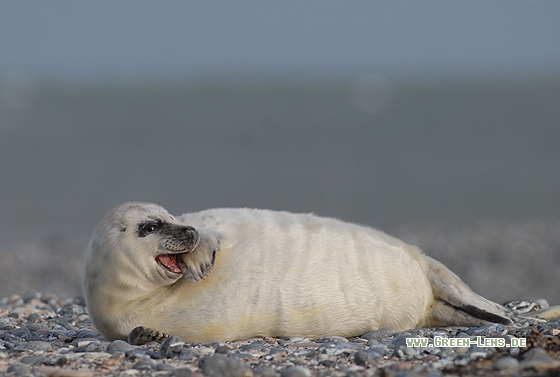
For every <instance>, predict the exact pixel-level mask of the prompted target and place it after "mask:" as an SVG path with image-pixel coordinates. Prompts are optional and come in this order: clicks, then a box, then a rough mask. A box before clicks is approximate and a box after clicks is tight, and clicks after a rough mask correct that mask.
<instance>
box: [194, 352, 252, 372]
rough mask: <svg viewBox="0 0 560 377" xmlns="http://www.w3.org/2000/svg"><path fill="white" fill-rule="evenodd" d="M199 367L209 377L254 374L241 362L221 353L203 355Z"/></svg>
mask: <svg viewBox="0 0 560 377" xmlns="http://www.w3.org/2000/svg"><path fill="white" fill-rule="evenodd" d="M198 367H199V368H200V369H201V370H202V372H203V373H204V374H205V375H207V376H208V377H244V376H250V375H251V374H252V373H251V370H250V369H248V368H246V367H245V366H244V365H243V364H242V363H241V362H239V361H237V360H234V359H232V358H229V357H227V356H225V355H221V354H214V355H212V356H204V357H202V358H201V359H200V360H199V362H198Z"/></svg>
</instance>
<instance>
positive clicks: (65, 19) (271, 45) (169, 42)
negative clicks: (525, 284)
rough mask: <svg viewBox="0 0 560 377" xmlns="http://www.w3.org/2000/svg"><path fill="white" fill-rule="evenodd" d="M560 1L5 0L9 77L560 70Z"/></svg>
mask: <svg viewBox="0 0 560 377" xmlns="http://www.w3.org/2000/svg"><path fill="white" fill-rule="evenodd" d="M559 20H560V2H558V1H512V0H507V1H502V0H500V1H486V0H485V1H472V0H469V1H433V0H426V1H395V0H390V1H329V0H321V1H246V0H240V1H172V0H171V1H136V0H135V1H129V0H126V1H122V0H121V1H113V0H111V1H107V0H95V1H74V0H72V1H65V0H64V1H27V0H2V1H1V2H0V77H2V75H4V76H5V75H10V74H11V73H13V72H25V73H26V74H29V75H35V76H38V77H51V78H55V79H66V80H68V79H69V80H84V79H98V78H132V79H146V78H167V79H173V78H177V77H181V78H194V79H197V78H200V77H207V76H212V75H218V76H220V75H238V76H245V77H262V76H270V77H283V76H290V75H291V76H317V77H321V76H325V75H326V76H337V75H353V74H362V73H367V72H375V73H381V74H387V75H392V76H405V77H422V76H434V75H436V76H437V75H451V76H469V75H487V76H488V75H514V76H515V75H550V74H553V75H556V76H557V75H560V21H559Z"/></svg>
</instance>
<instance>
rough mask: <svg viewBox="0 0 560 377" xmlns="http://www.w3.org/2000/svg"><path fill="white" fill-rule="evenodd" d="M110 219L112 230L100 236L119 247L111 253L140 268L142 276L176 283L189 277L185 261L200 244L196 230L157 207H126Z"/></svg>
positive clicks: (121, 208) (112, 214)
mask: <svg viewBox="0 0 560 377" xmlns="http://www.w3.org/2000/svg"><path fill="white" fill-rule="evenodd" d="M109 217H110V221H109V222H108V224H109V228H108V229H105V230H104V231H102V232H101V233H102V234H104V235H105V236H106V237H107V238H109V243H111V244H117V245H118V246H117V247H110V248H109V249H110V250H113V252H114V253H119V254H124V255H121V257H125V258H126V259H128V260H129V261H130V262H132V263H131V265H136V266H138V268H139V271H138V272H139V274H140V275H144V276H145V277H148V278H151V280H157V281H161V279H164V281H170V280H173V281H174V280H177V279H179V278H180V277H181V276H183V275H186V274H188V267H187V265H186V264H185V262H184V260H183V259H184V258H183V257H184V255H186V254H188V253H191V252H192V251H193V250H195V248H196V247H197V245H198V243H199V238H200V237H199V234H198V231H197V230H196V229H195V228H193V227H192V226H188V225H186V224H183V223H181V222H179V221H177V220H175V218H174V217H173V216H171V215H170V214H169V213H168V212H167V211H166V210H165V209H164V208H163V207H161V206H158V205H156V204H146V203H126V204H124V205H122V206H119V207H116V208H115V209H114V210H113V211H112V213H110V214H109ZM115 246H116V245H115ZM113 257H115V256H113Z"/></svg>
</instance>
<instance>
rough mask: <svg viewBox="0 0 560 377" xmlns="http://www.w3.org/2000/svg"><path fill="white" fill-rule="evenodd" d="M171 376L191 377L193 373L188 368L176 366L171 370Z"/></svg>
mask: <svg viewBox="0 0 560 377" xmlns="http://www.w3.org/2000/svg"><path fill="white" fill-rule="evenodd" d="M170 376H172V377H192V376H194V373H193V372H192V370H190V369H189V368H177V369H175V370H174V371H173V372H171V374H170Z"/></svg>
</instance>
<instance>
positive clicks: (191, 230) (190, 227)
mask: <svg viewBox="0 0 560 377" xmlns="http://www.w3.org/2000/svg"><path fill="white" fill-rule="evenodd" d="M194 231H196V229H195V228H193V227H192V226H186V227H185V228H184V229H183V232H185V233H188V232H194Z"/></svg>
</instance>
